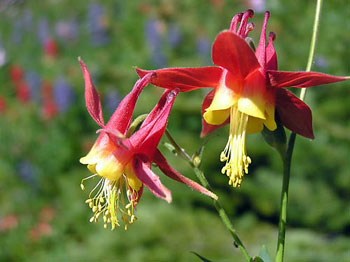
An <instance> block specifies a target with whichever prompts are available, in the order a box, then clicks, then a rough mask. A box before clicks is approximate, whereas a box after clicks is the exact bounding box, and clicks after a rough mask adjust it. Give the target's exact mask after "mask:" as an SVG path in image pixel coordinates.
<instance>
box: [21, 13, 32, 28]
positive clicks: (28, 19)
mask: <svg viewBox="0 0 350 262" xmlns="http://www.w3.org/2000/svg"><path fill="white" fill-rule="evenodd" d="M22 23H23V28H24V29H25V30H26V31H31V30H32V29H33V14H32V11H31V10H30V9H25V10H24V11H23V14H22Z"/></svg>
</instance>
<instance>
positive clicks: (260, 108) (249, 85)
mask: <svg viewBox="0 0 350 262" xmlns="http://www.w3.org/2000/svg"><path fill="white" fill-rule="evenodd" d="M265 81H266V80H265V78H264V77H263V75H262V73H261V72H260V71H259V70H256V71H254V72H253V73H251V74H250V75H249V76H248V77H247V78H246V79H245V80H244V87H243V90H242V94H241V97H240V99H239V100H238V110H239V111H241V112H242V113H245V114H247V115H249V116H253V117H257V118H261V119H265V118H266V117H265V103H266V101H265V99H264V97H265V92H266V90H265V88H266V84H265Z"/></svg>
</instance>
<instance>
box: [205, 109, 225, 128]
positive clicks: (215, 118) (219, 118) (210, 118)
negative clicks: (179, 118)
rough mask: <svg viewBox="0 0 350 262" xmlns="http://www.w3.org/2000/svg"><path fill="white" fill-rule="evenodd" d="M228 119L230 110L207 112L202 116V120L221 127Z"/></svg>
mask: <svg viewBox="0 0 350 262" xmlns="http://www.w3.org/2000/svg"><path fill="white" fill-rule="evenodd" d="M229 117H230V108H227V109H223V110H212V111H207V112H205V113H204V114H203V118H204V120H205V121H206V122H207V123H208V124H211V125H221V124H222V123H224V122H225V121H226V119H228V118H229Z"/></svg>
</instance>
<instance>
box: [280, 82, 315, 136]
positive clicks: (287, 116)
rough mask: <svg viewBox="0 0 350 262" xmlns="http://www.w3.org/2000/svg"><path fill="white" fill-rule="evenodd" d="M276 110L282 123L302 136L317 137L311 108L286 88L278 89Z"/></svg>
mask: <svg viewBox="0 0 350 262" xmlns="http://www.w3.org/2000/svg"><path fill="white" fill-rule="evenodd" d="M276 110H277V112H278V115H279V118H280V121H281V123H282V124H283V125H284V126H285V127H287V128H288V129H290V130H291V131H293V132H294V133H297V134H299V135H301V136H304V137H307V138H311V139H313V138H315V137H314V133H313V130H312V113H311V110H310V108H309V107H308V106H307V105H306V104H305V103H304V102H303V101H301V100H300V99H299V98H297V97H296V96H295V95H293V94H292V93H291V92H289V91H288V90H285V89H277V91H276Z"/></svg>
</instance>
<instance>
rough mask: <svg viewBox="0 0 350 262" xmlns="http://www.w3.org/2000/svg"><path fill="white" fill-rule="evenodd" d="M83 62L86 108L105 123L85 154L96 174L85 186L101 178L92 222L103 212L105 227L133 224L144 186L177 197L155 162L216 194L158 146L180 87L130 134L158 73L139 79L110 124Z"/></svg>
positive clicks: (167, 172)
mask: <svg viewBox="0 0 350 262" xmlns="http://www.w3.org/2000/svg"><path fill="white" fill-rule="evenodd" d="M80 64H81V68H82V71H83V74H84V79H85V101H86V107H87V110H88V111H89V113H90V115H91V116H92V118H93V119H94V120H95V122H96V123H97V124H98V125H99V126H100V127H101V129H100V130H99V131H98V132H99V133H100V135H99V137H98V138H97V140H96V142H95V144H94V145H93V147H92V149H91V150H90V152H89V153H88V154H87V155H86V156H85V157H82V158H81V159H80V162H81V163H82V164H86V165H87V167H88V169H89V170H90V171H91V172H92V173H93V175H91V176H90V177H88V178H85V179H83V180H82V184H81V186H82V189H84V185H83V182H84V180H86V179H89V178H93V177H99V178H100V180H99V182H98V184H97V185H96V187H95V188H94V189H93V190H92V191H91V193H90V195H89V198H88V200H86V203H87V204H88V205H89V206H90V207H91V209H92V211H93V213H94V215H93V217H92V218H91V220H90V221H91V222H94V221H95V222H96V221H97V220H98V219H99V217H100V216H102V217H103V220H104V223H105V227H107V224H109V223H110V224H111V227H112V229H114V228H115V226H119V225H120V220H122V221H123V222H124V224H125V229H127V228H128V225H130V224H132V223H133V222H134V221H135V220H136V217H135V214H134V211H135V207H136V205H137V203H138V202H139V199H140V197H141V194H142V190H143V186H144V185H145V186H146V187H147V188H149V189H150V190H151V192H152V193H153V194H154V195H155V196H157V197H159V198H162V199H165V200H166V201H168V202H171V193H170V191H169V190H168V189H167V188H166V187H165V186H164V185H163V184H162V183H161V182H160V179H159V177H158V176H157V175H156V174H155V173H153V171H152V170H151V162H155V163H156V164H157V165H158V167H159V168H160V169H161V170H162V171H163V172H164V174H165V175H167V176H169V177H171V178H173V179H175V180H177V181H179V182H182V183H184V184H187V185H189V186H190V187H192V188H194V189H195V190H197V191H199V192H202V193H204V194H207V195H209V196H211V197H214V198H216V196H215V195H214V194H213V193H211V192H209V191H208V190H206V189H205V188H203V187H201V186H200V185H198V184H197V183H195V182H193V181H191V180H190V179H188V178H186V177H184V176H182V175H181V174H179V173H178V172H177V171H176V170H174V169H172V168H171V167H170V166H169V164H168V163H167V161H166V160H165V158H164V157H163V155H162V154H161V153H160V151H158V150H157V146H158V143H159V141H160V138H161V137H162V135H163V133H164V131H165V127H166V124H167V121H168V116H169V113H170V109H171V108H172V105H173V103H174V100H175V97H176V95H177V93H178V91H177V90H173V91H170V90H166V91H165V92H164V94H163V95H162V97H161V99H160V100H159V102H158V103H157V105H156V106H155V107H154V109H153V110H152V111H151V113H150V114H149V115H148V116H147V118H146V119H145V120H144V121H143V123H142V125H141V126H140V128H139V129H138V130H137V131H136V132H135V133H133V134H132V135H129V134H128V132H129V127H130V123H131V118H132V114H133V111H134V107H135V104H136V101H137V98H138V96H139V94H140V93H141V91H142V90H143V88H144V87H145V86H146V85H147V84H148V83H149V82H150V81H151V79H152V77H154V74H153V73H149V74H146V75H145V76H144V77H142V78H141V79H140V80H138V81H137V82H136V84H135V86H134V88H133V89H132V91H131V92H130V93H129V94H128V95H127V96H126V97H125V98H124V99H123V100H122V101H121V102H120V104H119V106H118V107H117V109H116V110H115V112H114V113H113V115H112V117H111V118H110V120H109V121H108V123H107V124H106V125H105V123H104V119H103V116H102V109H101V103H100V99H99V96H98V93H97V91H96V90H95V88H94V86H93V84H92V81H91V78H90V74H89V72H88V70H87V68H86V66H85V64H83V62H82V61H80Z"/></svg>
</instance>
